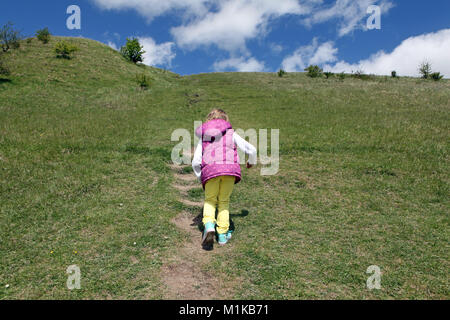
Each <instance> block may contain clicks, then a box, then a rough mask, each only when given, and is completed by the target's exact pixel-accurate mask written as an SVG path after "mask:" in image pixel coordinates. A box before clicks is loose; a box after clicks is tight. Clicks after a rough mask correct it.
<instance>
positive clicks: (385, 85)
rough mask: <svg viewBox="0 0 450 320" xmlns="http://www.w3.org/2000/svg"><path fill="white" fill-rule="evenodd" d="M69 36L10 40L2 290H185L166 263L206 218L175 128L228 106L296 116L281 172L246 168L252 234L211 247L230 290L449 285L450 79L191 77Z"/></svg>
mask: <svg viewBox="0 0 450 320" xmlns="http://www.w3.org/2000/svg"><path fill="white" fill-rule="evenodd" d="M57 40H58V39H57V38H53V40H52V41H51V42H50V43H49V44H47V45H43V44H41V43H40V42H38V41H37V40H36V39H33V41H32V42H31V43H26V42H23V44H22V46H21V48H20V49H18V50H16V51H12V52H11V53H8V54H7V57H6V61H7V63H8V64H9V65H10V69H11V70H12V71H13V73H12V75H11V77H10V81H1V82H0V197H1V199H0V200H1V207H0V226H1V230H2V231H1V233H0V252H1V260H0V298H2V299H10V298H20V299H29V298H38V299H48V298H63V299H66V298H71V299H78V298H80V299H81V298H94V299H103V298H126V299H154V298H164V297H167V296H170V294H169V293H170V292H169V293H168V291H170V288H167V286H166V285H165V282H164V274H161V270H162V271H163V272H165V271H166V268H165V266H166V263H167V261H168V260H169V259H170V257H172V256H173V255H176V254H177V252H178V251H177V250H179V248H180V247H181V246H183V243H184V242H185V241H187V240H188V238H187V237H188V235H187V234H186V233H183V232H180V230H179V229H177V228H176V226H175V225H174V224H173V223H172V222H171V221H172V219H173V218H175V217H176V216H177V215H178V213H179V212H180V211H185V212H188V213H190V214H192V216H193V217H194V216H195V215H196V214H197V213H198V209H197V208H195V207H192V206H189V205H186V203H183V202H181V201H180V200H179V196H178V195H179V193H178V191H177V190H176V189H175V188H174V187H173V183H174V179H175V178H174V175H173V174H172V172H171V169H170V154H171V150H172V148H173V146H174V145H175V143H174V142H171V134H172V132H173V131H174V130H175V129H177V128H186V129H188V130H189V131H191V132H193V129H194V128H193V122H194V121H195V120H203V119H204V117H205V116H206V114H207V113H208V112H209V111H210V109H211V108H213V107H220V108H223V109H225V110H226V111H227V112H228V113H229V115H230V118H231V122H232V124H233V126H234V127H235V128H242V129H245V130H246V129H250V128H254V129H256V130H259V129H271V128H275V129H280V155H281V161H280V170H279V172H278V174H277V175H275V176H261V175H260V169H261V165H258V166H257V167H256V168H254V169H252V170H249V171H247V170H243V175H244V176H243V182H242V183H240V184H238V185H236V188H235V192H234V193H233V196H232V202H231V210H232V212H231V213H232V217H233V220H234V223H235V225H236V233H235V236H234V238H233V240H232V242H231V243H230V244H229V245H227V247H226V248H222V249H221V248H215V250H214V251H213V252H212V253H210V252H205V253H204V254H205V255H207V256H206V257H207V258H206V259H207V260H206V263H205V264H204V265H202V267H201V268H202V272H205V273H210V274H214V275H215V276H216V278H217V279H219V281H218V283H220V284H222V285H223V288H224V289H226V290H225V291H223V292H225V293H226V294H225V297H228V298H246V299H253V298H260V299H261V298H263V299H285V298H290V299H302V298H363V299H374V298H397V299H398V298H402V299H411V298H425V299H427V298H444V299H448V298H449V296H448V288H449V282H448V276H447V270H448V267H449V265H448V261H449V252H448V249H447V242H448V238H449V233H448V230H449V228H448V224H449V212H448V207H449V201H448V194H449V189H448V188H449V177H448V172H449V163H448V156H449V155H448V150H449V136H448V132H449V131H448V129H449V128H448V123H450V122H449V120H450V117H449V111H450V105H449V101H450V82H449V81H447V80H445V81H442V82H431V81H423V80H420V79H411V78H401V79H391V78H386V77H376V78H374V79H372V80H368V81H362V80H359V79H354V78H347V79H345V80H343V81H341V80H339V79H337V78H334V79H329V80H327V79H310V78H308V77H306V76H305V75H304V74H294V73H292V74H288V75H286V76H285V77H283V78H279V77H277V76H276V74H269V73H212V74H200V75H193V76H186V77H180V76H178V75H175V74H173V73H170V72H168V71H164V70H160V69H156V68H150V67H146V66H136V65H133V64H131V63H128V62H126V61H125V60H124V59H123V58H122V57H121V56H120V54H119V53H118V52H115V51H114V50H112V49H110V48H109V47H107V46H106V45H103V44H100V43H98V42H95V41H92V40H87V39H69V38H67V39H66V40H69V41H72V42H74V43H76V44H77V45H78V46H79V47H80V51H79V52H77V53H75V57H74V58H73V59H72V60H63V59H57V58H55V57H54V54H53V52H52V48H53V46H54V44H55V41H57ZM142 73H144V74H146V75H148V76H149V77H150V78H151V79H152V86H151V88H150V89H149V90H140V89H139V88H138V84H137V83H136V81H135V77H136V75H137V74H142ZM269 135H270V132H269ZM187 173H189V172H187ZM188 197H189V199H190V200H192V201H200V200H201V190H200V188H198V189H197V190H194V191H192V192H190V193H189V194H188ZM198 237H199V238H200V234H198ZM198 249H199V250H201V248H200V246H199V248H198ZM73 264H76V265H78V266H79V267H80V269H81V276H82V282H81V285H82V289H81V290H72V291H69V290H68V289H67V287H66V280H67V274H66V268H67V267H68V266H69V265H73ZM370 265H378V266H379V267H380V268H381V270H382V274H383V277H382V289H381V290H372V291H369V290H368V289H367V288H366V279H367V277H368V276H369V275H368V274H366V270H367V267H369V266H370ZM7 284H8V285H9V287H8V288H6V287H5V286H6V285H7ZM198 285H199V286H200V285H201V283H199V284H198Z"/></svg>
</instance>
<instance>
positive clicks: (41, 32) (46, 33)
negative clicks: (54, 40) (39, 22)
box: [36, 27, 51, 43]
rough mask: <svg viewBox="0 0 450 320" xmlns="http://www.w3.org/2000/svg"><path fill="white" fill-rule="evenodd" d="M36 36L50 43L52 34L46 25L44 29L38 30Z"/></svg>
mask: <svg viewBox="0 0 450 320" xmlns="http://www.w3.org/2000/svg"><path fill="white" fill-rule="evenodd" d="M36 37H37V38H38V40H40V41H42V42H43V43H48V42H49V41H50V38H51V34H50V32H49V31H48V28H47V27H45V28H44V29H41V30H38V31H36Z"/></svg>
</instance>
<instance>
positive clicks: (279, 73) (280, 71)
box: [278, 69, 286, 78]
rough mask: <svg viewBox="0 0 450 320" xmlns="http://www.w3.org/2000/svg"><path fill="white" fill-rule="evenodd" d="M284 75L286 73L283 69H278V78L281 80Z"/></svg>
mask: <svg viewBox="0 0 450 320" xmlns="http://www.w3.org/2000/svg"><path fill="white" fill-rule="evenodd" d="M285 74H286V71H284V70H283V69H280V70H279V71H278V76H279V77H280V78H282V77H283V76H284V75H285Z"/></svg>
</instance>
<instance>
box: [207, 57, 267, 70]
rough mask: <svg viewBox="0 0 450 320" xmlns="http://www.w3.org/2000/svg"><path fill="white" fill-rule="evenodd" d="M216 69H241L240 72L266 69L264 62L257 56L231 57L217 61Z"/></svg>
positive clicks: (214, 66)
mask: <svg viewBox="0 0 450 320" xmlns="http://www.w3.org/2000/svg"><path fill="white" fill-rule="evenodd" d="M213 68H214V71H239V72H261V71H264V70H265V66H264V62H260V61H258V60H256V59H255V58H248V59H245V58H243V57H241V58H230V59H226V60H222V61H217V62H215V63H214V65H213Z"/></svg>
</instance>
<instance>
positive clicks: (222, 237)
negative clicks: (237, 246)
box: [218, 233, 228, 246]
mask: <svg viewBox="0 0 450 320" xmlns="http://www.w3.org/2000/svg"><path fill="white" fill-rule="evenodd" d="M218 242H219V244H220V245H222V246H223V245H224V244H226V243H227V242H228V238H227V234H226V233H219V239H218Z"/></svg>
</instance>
